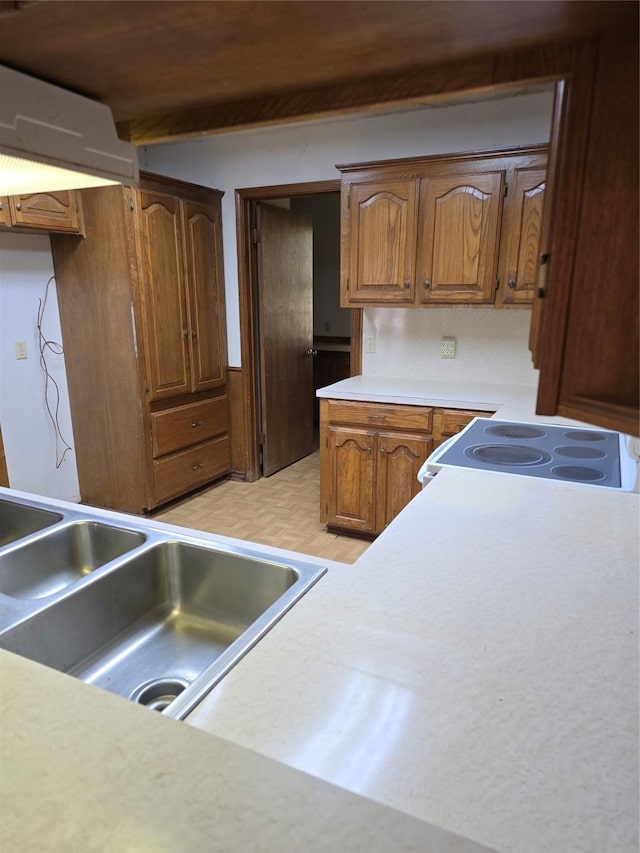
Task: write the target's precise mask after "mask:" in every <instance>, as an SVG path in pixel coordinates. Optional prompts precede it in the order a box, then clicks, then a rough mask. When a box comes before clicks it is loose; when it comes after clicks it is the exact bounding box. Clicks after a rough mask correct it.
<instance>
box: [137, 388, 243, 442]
mask: <svg viewBox="0 0 640 853" xmlns="http://www.w3.org/2000/svg"><path fill="white" fill-rule="evenodd" d="M225 432H229V398H228V397H227V396H226V395H224V396H223V397H214V398H213V399H210V400H200V401H199V402H197V403H189V404H188V405H186V406H176V407H175V408H173V409H164V410H163V411H161V412H154V413H153V414H152V415H151V438H152V442H153V444H152V446H153V455H154V457H157V456H164V455H165V454H167V453H173V451H174V450H181V449H182V448H183V447H189V446H190V445H192V444H197V443H198V442H200V441H205V440H206V439H208V438H213V437H214V436H215V435H221V434H222V433H225Z"/></svg>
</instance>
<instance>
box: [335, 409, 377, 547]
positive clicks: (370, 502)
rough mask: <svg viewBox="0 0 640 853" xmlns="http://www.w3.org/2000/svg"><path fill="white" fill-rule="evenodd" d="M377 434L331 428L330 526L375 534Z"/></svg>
mask: <svg viewBox="0 0 640 853" xmlns="http://www.w3.org/2000/svg"><path fill="white" fill-rule="evenodd" d="M375 435H376V434H375V432H372V431H370V430H366V429H352V428H350V427H349V428H344V427H334V426H331V427H329V442H328V444H329V447H328V450H329V459H330V463H329V490H328V491H329V495H330V498H329V506H328V514H327V524H328V526H329V527H331V526H336V527H342V528H346V529H348V530H358V531H360V532H361V533H374V532H375V522H376V518H375V506H374V474H375V454H374V449H375Z"/></svg>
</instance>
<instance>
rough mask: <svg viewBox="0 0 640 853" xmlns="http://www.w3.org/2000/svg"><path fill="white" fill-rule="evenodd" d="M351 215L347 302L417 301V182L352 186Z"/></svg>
mask: <svg viewBox="0 0 640 853" xmlns="http://www.w3.org/2000/svg"><path fill="white" fill-rule="evenodd" d="M343 215H344V211H343ZM346 216H347V219H348V223H349V225H348V227H349V240H348V241H344V240H343V243H345V242H346V243H347V244H348V245H349V247H350V249H349V253H348V256H347V255H345V257H343V263H342V266H343V270H348V273H347V276H346V279H345V278H344V277H343V281H342V294H341V304H342V305H343V306H345V305H349V304H352V303H353V302H354V301H356V300H357V301H359V302H363V303H366V302H390V303H398V304H403V303H411V302H413V299H414V294H415V289H414V286H415V254H416V242H415V241H416V228H417V224H416V216H417V181H415V180H405V181H401V180H399V181H389V182H382V183H381V182H375V183H362V184H352V185H351V186H350V192H349V207H348V210H347V213H346Z"/></svg>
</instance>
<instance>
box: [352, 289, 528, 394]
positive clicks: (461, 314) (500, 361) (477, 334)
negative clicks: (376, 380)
mask: <svg viewBox="0 0 640 853" xmlns="http://www.w3.org/2000/svg"><path fill="white" fill-rule="evenodd" d="M530 322H531V311H530V310H529V309H517V310H516V309H510V310H506V309H505V310H503V311H498V310H496V309H493V308H486V309H485V308H476V307H473V308H472V307H467V306H464V307H462V306H460V307H456V308H424V309H420V308H416V309H410V308H387V307H384V308H366V309H365V310H364V328H363V335H364V339H365V341H366V338H367V336H369V335H373V336H374V338H375V353H367V352H363V354H362V372H363V374H365V375H370V376H403V377H407V378H409V379H414V378H415V379H438V380H443V379H450V380H452V381H465V382H469V381H480V382H490V383H495V384H500V385H503V384H506V385H536V384H537V382H538V372H537V371H536V370H534V368H533V366H532V364H531V353H530V352H529V349H528V343H529V324H530ZM445 336H446V337H449V336H451V337H455V338H456V339H457V342H456V357H455V358H453V359H443V358H441V357H440V343H441V339H442V338H443V337H445ZM365 349H366V347H364V346H363V350H365Z"/></svg>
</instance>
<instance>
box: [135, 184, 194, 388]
mask: <svg viewBox="0 0 640 853" xmlns="http://www.w3.org/2000/svg"><path fill="white" fill-rule="evenodd" d="M137 195H138V204H139V211H138V214H139V233H140V251H141V256H142V257H141V273H142V275H141V279H142V281H141V297H142V298H141V302H142V317H143V327H144V332H145V340H146V352H147V364H148V367H147V370H148V374H149V375H148V383H149V399H150V400H159V399H162V398H163V397H171V396H174V395H176V394H185V393H187V392H188V391H189V390H190V387H191V383H190V373H189V345H188V339H190V329H189V322H188V316H187V300H186V291H185V283H184V268H183V267H184V261H183V253H182V224H181V215H180V201H179V199H177V198H174V197H173V196H168V195H162V194H160V193H149V192H140V193H138V194H137Z"/></svg>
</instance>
